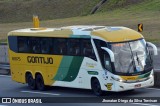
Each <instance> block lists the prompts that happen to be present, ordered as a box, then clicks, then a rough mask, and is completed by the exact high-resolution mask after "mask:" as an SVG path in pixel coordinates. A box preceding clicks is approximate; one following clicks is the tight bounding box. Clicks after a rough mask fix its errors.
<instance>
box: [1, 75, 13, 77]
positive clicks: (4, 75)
mask: <svg viewBox="0 0 160 106" xmlns="http://www.w3.org/2000/svg"><path fill="white" fill-rule="evenodd" d="M0 77H11V76H9V75H0Z"/></svg>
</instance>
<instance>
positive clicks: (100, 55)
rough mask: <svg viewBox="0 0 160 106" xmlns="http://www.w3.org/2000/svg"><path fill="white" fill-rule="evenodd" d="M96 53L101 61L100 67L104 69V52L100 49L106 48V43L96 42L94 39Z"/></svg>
mask: <svg viewBox="0 0 160 106" xmlns="http://www.w3.org/2000/svg"><path fill="white" fill-rule="evenodd" d="M94 42H95V45H96V48H97V51H98V55H99V58H100V61H101V64H102V66H103V67H104V68H105V67H106V66H105V62H104V61H105V59H104V51H103V50H102V49H101V47H107V48H108V45H107V43H106V42H104V41H102V40H98V39H94Z"/></svg>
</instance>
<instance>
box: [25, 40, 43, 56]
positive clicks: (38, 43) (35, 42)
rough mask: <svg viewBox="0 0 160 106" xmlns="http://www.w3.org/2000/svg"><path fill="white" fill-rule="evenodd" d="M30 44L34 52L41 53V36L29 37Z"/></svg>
mask: <svg viewBox="0 0 160 106" xmlns="http://www.w3.org/2000/svg"><path fill="white" fill-rule="evenodd" d="M28 45H29V47H30V49H31V52H32V53H41V41H40V38H36V37H32V38H29V39H28Z"/></svg>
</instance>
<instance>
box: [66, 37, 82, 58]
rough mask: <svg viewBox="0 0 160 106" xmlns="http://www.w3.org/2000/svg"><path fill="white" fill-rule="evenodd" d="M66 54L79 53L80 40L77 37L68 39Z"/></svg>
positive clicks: (77, 54) (75, 54)
mask: <svg viewBox="0 0 160 106" xmlns="http://www.w3.org/2000/svg"><path fill="white" fill-rule="evenodd" d="M68 43H69V44H68V54H69V55H73V56H79V55H80V52H81V51H80V48H81V45H80V40H79V39H69V40H68Z"/></svg>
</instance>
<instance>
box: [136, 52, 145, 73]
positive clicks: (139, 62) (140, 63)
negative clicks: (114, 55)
mask: <svg viewBox="0 0 160 106" xmlns="http://www.w3.org/2000/svg"><path fill="white" fill-rule="evenodd" d="M136 57H137V62H138V65H140V66H141V67H142V69H143V70H144V68H143V65H142V62H141V61H140V60H139V57H138V55H137V52H136Z"/></svg>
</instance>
